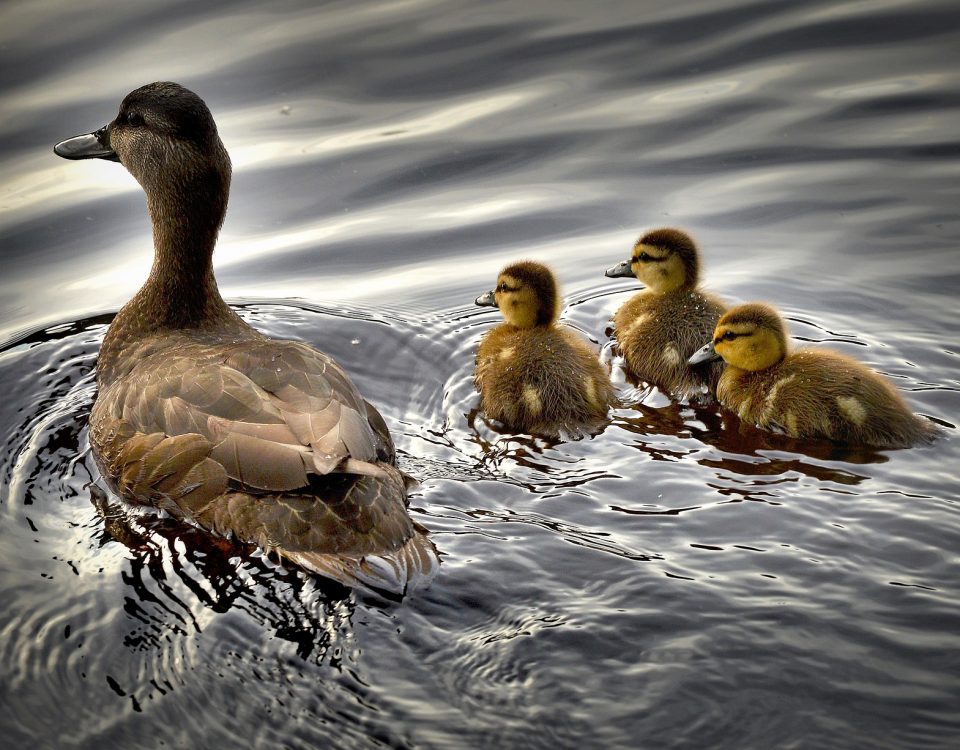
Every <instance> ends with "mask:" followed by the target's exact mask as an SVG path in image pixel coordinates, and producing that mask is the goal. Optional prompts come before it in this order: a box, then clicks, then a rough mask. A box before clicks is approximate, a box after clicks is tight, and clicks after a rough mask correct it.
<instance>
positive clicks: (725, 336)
mask: <svg viewBox="0 0 960 750" xmlns="http://www.w3.org/2000/svg"><path fill="white" fill-rule="evenodd" d="M720 357H722V358H723V360H724V361H725V362H726V363H727V365H726V368H725V369H724V371H723V375H722V376H721V377H720V382H719V384H718V386H717V398H718V399H719V400H720V403H721V404H722V405H723V406H724V407H726V408H727V409H730V410H731V411H732V412H734V413H736V414H737V415H738V416H739V417H740V419H742V420H743V421H744V422H748V423H750V424H755V425H757V426H759V427H762V428H764V429H767V430H774V431H777V432H783V433H786V434H787V435H790V436H791V437H799V438H827V439H829V440H834V441H836V442H840V443H846V444H852V445H867V446H873V447H877V448H905V447H907V446H910V445H913V444H915V443H918V442H927V441H929V440H931V439H933V438H934V437H935V436H936V434H937V432H938V430H937V428H936V426H935V425H934V424H933V423H932V422H930V421H928V420H926V419H924V418H922V417H919V416H917V415H916V414H913V413H912V412H911V411H910V409H909V407H907V405H906V403H904V400H903V398H901V396H900V394H899V393H898V392H897V390H896V389H895V388H894V387H893V386H892V385H891V384H890V383H889V382H888V381H887V380H886V379H885V378H883V377H881V376H880V375H878V374H877V373H875V372H874V371H873V370H870V369H868V368H866V367H864V366H863V365H862V364H860V363H859V362H857V361H856V360H853V359H851V358H850V357H846V356H844V355H843V354H839V353H838V352H834V351H830V350H829V349H798V350H796V351H790V347H789V344H788V340H787V332H786V329H785V327H784V324H783V320H782V319H781V317H780V315H779V314H778V313H777V311H776V310H774V309H773V308H772V307H770V306H768V305H764V304H760V303H751V304H747V305H740V306H739V307H735V308H733V309H732V310H730V311H728V312H727V313H726V314H725V315H724V316H723V317H722V318H720V321H719V323H718V324H717V328H716V330H715V331H714V333H713V339H712V341H710V342H708V343H707V344H706V345H705V346H704V347H703V348H702V349H701V350H700V351H699V352H697V353H696V354H695V355H694V356H693V357H692V358H691V360H690V361H691V362H692V363H699V362H705V361H708V360H712V359H716V358H720Z"/></svg>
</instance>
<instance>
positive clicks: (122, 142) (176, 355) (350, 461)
mask: <svg viewBox="0 0 960 750" xmlns="http://www.w3.org/2000/svg"><path fill="white" fill-rule="evenodd" d="M54 151H55V152H56V153H57V154H58V155H59V156H62V157H64V158H67V159H89V158H99V159H108V160H111V161H118V162H120V163H121V164H123V166H124V167H126V169H127V170H128V171H129V172H130V173H131V174H132V175H133V176H134V178H136V180H137V181H138V182H139V183H140V185H141V186H142V187H143V189H144V191H145V192H146V196H147V208H148V209H149V213H150V219H151V221H152V224H153V245H154V259H153V267H152V269H151V271H150V275H149V276H148V278H147V280H146V283H145V284H144V285H143V287H142V288H141V289H140V291H139V292H137V294H136V295H135V296H134V297H133V298H132V299H131V300H130V301H129V302H128V303H127V304H126V305H124V306H123V308H122V309H121V310H120V312H119V313H118V314H117V316H116V317H115V318H114V320H113V323H112V324H111V325H110V328H109V330H108V331H107V334H106V337H105V338H104V341H103V344H102V346H101V348H100V354H99V357H98V360H97V386H98V392H97V396H96V401H95V403H94V405H93V410H92V412H91V415H90V442H91V446H92V448H93V454H94V456H95V458H96V461H97V464H98V465H99V467H100V469H101V471H102V473H103V476H104V478H105V479H106V481H107V482H108V483H109V485H110V486H111V487H112V488H113V489H114V491H115V492H117V493H118V494H119V495H120V496H122V497H123V498H125V499H126V500H128V501H130V502H132V503H135V504H140V505H148V506H153V507H156V508H161V509H163V510H165V511H168V512H169V513H171V514H172V515H174V516H176V517H178V518H181V519H183V520H185V521H189V522H191V523H194V524H198V525H199V526H201V527H203V528H204V529H207V530H209V531H211V532H213V533H215V534H219V535H223V536H227V537H232V538H235V539H237V540H240V541H242V542H246V543H253V544H256V545H259V546H260V547H261V548H263V549H265V550H267V551H271V552H275V553H276V554H278V555H279V556H280V557H281V558H284V559H286V560H290V561H292V562H293V563H295V564H297V565H299V566H302V567H303V568H305V569H307V570H310V571H314V572H316V573H319V574H322V575H325V576H329V577H331V578H334V579H336V580H338V581H341V582H342V583H345V584H347V585H351V586H353V585H359V586H362V587H368V588H372V589H377V590H381V591H386V592H390V593H393V594H402V593H404V592H406V591H408V590H410V589H412V588H414V587H416V586H418V585H420V584H422V583H424V582H426V581H427V580H429V578H430V577H431V575H432V574H433V573H434V571H435V570H436V568H437V565H438V562H439V561H438V556H437V553H436V549H435V548H434V546H433V544H432V543H431V542H430V541H429V539H428V538H427V535H426V530H425V529H424V528H423V527H422V526H420V525H419V524H418V523H416V522H415V521H414V520H413V519H412V518H411V517H410V515H409V514H408V512H407V508H406V505H407V489H406V488H407V478H406V477H405V475H404V474H403V473H401V472H400V470H399V469H398V468H397V467H396V462H395V456H394V448H393V442H392V440H391V438H390V434H389V432H388V430H387V427H386V424H385V423H384V420H383V418H382V417H381V416H380V414H379V413H378V412H377V410H376V409H375V408H374V407H373V406H371V405H370V404H369V403H367V402H366V401H365V400H364V399H363V398H362V397H361V395H360V393H359V392H358V390H357V388H356V387H355V386H354V384H353V383H352V382H351V381H350V378H349V377H348V376H347V374H346V372H345V371H344V370H343V368H341V367H340V365H339V364H337V363H336V362H335V361H334V360H333V359H332V358H330V357H329V356H327V355H326V354H324V353H322V352H320V351H318V350H317V349H315V348H313V347H312V346H309V345H308V344H305V343H302V342H298V341H283V340H276V339H271V338H268V337H267V336H265V335H263V334H262V333H260V332H259V331H257V330H255V329H254V328H252V327H251V326H250V325H248V324H247V323H245V322H244V321H243V320H241V319H240V317H239V316H238V315H237V314H236V313H235V312H234V311H233V310H232V309H231V308H230V307H229V306H228V305H227V304H226V303H225V302H224V300H223V298H222V297H221V296H220V292H219V290H218V288H217V283H216V280H215V278H214V273H213V261H212V256H213V250H214V245H215V244H216V239H217V235H218V233H219V230H220V226H221V224H222V223H223V218H224V214H225V212H226V208H227V197H228V194H229V189H230V175H231V167H230V158H229V156H228V155H227V151H226V149H225V148H224V146H223V143H222V142H221V140H220V137H219V135H218V133H217V127H216V124H215V123H214V120H213V117H212V116H211V114H210V111H209V110H208V109H207V106H206V104H205V103H204V102H203V100H202V99H200V97H198V96H197V95H196V94H194V93H193V92H191V91H188V90H187V89H185V88H184V87H182V86H180V85H178V84H176V83H169V82H158V83H151V84H148V85H146V86H143V87H141V88H138V89H137V90H135V91H133V92H131V93H130V94H128V95H127V96H126V98H124V100H123V102H122V103H121V105H120V111H119V113H118V114H117V116H116V118H115V119H114V120H113V121H112V122H111V123H110V124H109V125H106V126H104V127H103V128H101V129H100V130H98V131H96V132H95V133H91V134H89V135H81V136H77V137H75V138H70V139H68V140H66V141H63V142H62V143H59V144H57V146H56V147H55V148H54Z"/></svg>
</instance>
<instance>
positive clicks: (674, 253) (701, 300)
mask: <svg viewBox="0 0 960 750" xmlns="http://www.w3.org/2000/svg"><path fill="white" fill-rule="evenodd" d="M606 275H607V276H609V277H612V278H618V277H624V276H635V277H636V278H637V279H639V280H640V281H642V282H643V283H644V284H645V285H646V287H647V288H646V289H643V290H641V291H640V292H638V293H637V294H636V295H634V296H633V297H632V298H630V299H629V300H627V302H625V303H624V304H623V305H621V306H620V308H619V309H618V310H617V312H616V313H615V314H614V318H613V322H614V336H615V337H616V340H617V342H618V344H619V346H620V350H621V352H622V353H623V357H624V361H625V363H626V369H627V375H628V376H629V377H630V378H631V379H632V380H634V381H636V382H646V383H650V384H651V385H655V386H657V387H658V388H659V389H660V390H662V391H665V392H666V393H669V394H671V395H673V396H675V397H678V398H692V397H696V396H700V395H702V394H703V392H704V391H705V390H709V391H711V392H712V391H713V389H714V388H715V386H716V382H717V379H718V378H719V376H720V372H721V370H722V367H721V366H720V365H719V364H707V365H704V366H700V367H691V366H690V365H688V364H687V360H688V359H689V358H690V357H691V355H693V353H694V352H695V351H696V350H697V349H699V348H700V346H701V345H702V344H703V341H704V340H705V338H709V337H710V335H711V334H712V333H713V329H714V327H715V326H716V324H717V320H719V318H720V316H721V315H722V314H723V311H724V309H725V305H724V303H723V302H722V301H721V300H719V299H718V298H717V297H714V296H713V295H711V294H708V293H706V292H704V291H703V290H701V289H700V288H699V287H698V281H699V253H698V251H697V247H696V245H695V244H694V242H693V240H692V239H691V238H690V237H689V236H687V235H686V234H684V233H683V232H680V231H678V230H676V229H658V230H655V231H652V232H648V233H647V234H645V235H644V236H643V237H641V238H640V239H639V240H638V241H637V243H636V244H635V245H634V247H633V252H632V254H631V258H630V260H628V261H625V262H623V263H620V264H618V265H617V266H614V267H613V268H610V269H609V270H608V271H607V273H606Z"/></svg>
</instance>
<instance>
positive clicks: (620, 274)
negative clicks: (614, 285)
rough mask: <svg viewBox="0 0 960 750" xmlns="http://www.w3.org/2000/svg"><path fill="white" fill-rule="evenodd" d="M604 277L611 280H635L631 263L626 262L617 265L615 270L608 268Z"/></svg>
mask: <svg viewBox="0 0 960 750" xmlns="http://www.w3.org/2000/svg"><path fill="white" fill-rule="evenodd" d="M604 276H606V277H608V278H611V279H623V278H633V271H632V270H631V268H630V261H629V260H625V261H623V262H621V263H617V265H615V266H614V267H613V268H608V269H607V272H606V273H605V274H604Z"/></svg>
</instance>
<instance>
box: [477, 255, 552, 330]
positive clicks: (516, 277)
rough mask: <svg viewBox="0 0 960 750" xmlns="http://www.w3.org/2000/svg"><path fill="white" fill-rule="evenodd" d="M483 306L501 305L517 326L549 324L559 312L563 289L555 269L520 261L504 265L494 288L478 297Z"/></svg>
mask: <svg viewBox="0 0 960 750" xmlns="http://www.w3.org/2000/svg"><path fill="white" fill-rule="evenodd" d="M476 303H477V304H478V305H480V306H481V307H499V308H500V312H501V313H503V317H504V318H505V319H506V321H507V322H508V323H510V324H511V325H514V326H516V327H517V328H533V327H534V326H548V325H550V324H551V323H553V322H554V321H555V320H556V319H557V316H558V315H559V313H560V311H559V305H560V293H559V290H558V289H557V282H556V279H554V277H553V273H552V272H551V271H550V269H549V268H547V267H546V266H545V265H543V264H542V263H535V262H533V261H520V262H519V263H512V264H511V265H509V266H507V267H506V268H504V269H503V270H502V271H501V272H500V275H499V276H497V285H496V287H494V289H493V290H492V291H489V292H486V293H484V294H481V295H480V296H479V297H477V300H476Z"/></svg>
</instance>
